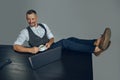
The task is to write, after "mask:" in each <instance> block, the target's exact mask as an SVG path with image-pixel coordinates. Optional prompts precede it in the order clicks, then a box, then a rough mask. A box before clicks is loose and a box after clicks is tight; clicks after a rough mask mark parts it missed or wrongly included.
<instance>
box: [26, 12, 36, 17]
mask: <svg viewBox="0 0 120 80" xmlns="http://www.w3.org/2000/svg"><path fill="white" fill-rule="evenodd" d="M26 17H27V18H36V17H37V15H36V14H34V13H32V14H27V15H26Z"/></svg>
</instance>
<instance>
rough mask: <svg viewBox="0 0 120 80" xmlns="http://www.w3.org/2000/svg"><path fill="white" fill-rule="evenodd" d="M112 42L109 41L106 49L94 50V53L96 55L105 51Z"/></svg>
mask: <svg viewBox="0 0 120 80" xmlns="http://www.w3.org/2000/svg"><path fill="white" fill-rule="evenodd" d="M110 44H111V41H109V43H108V45H107V47H106V49H104V50H103V49H101V50H100V51H98V52H94V55H95V56H99V55H100V54H101V53H102V52H103V51H105V50H107V49H108V48H109V46H110Z"/></svg>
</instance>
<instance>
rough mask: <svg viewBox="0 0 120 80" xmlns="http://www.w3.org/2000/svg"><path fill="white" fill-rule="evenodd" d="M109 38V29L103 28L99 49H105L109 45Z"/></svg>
mask: <svg viewBox="0 0 120 80" xmlns="http://www.w3.org/2000/svg"><path fill="white" fill-rule="evenodd" d="M110 38H111V29H110V28H105V30H104V33H103V34H102V36H101V41H100V44H99V46H98V47H99V48H100V49H101V50H105V49H106V48H107V47H108V45H109V41H110Z"/></svg>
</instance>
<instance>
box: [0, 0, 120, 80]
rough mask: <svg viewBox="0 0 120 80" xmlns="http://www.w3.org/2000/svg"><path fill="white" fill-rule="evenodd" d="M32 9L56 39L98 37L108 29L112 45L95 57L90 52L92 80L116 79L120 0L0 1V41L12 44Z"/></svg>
mask: <svg viewBox="0 0 120 80" xmlns="http://www.w3.org/2000/svg"><path fill="white" fill-rule="evenodd" d="M28 9H35V10H36V11H37V12H38V15H39V22H43V23H46V24H47V25H48V26H49V27H50V29H51V30H52V32H53V34H54V35H55V39H56V41H57V40H59V39H62V38H67V37H71V36H74V37H78V38H83V39H92V38H98V37H100V34H101V33H102V32H103V31H104V29H105V27H107V26H109V27H110V28H111V29H112V38H111V41H112V44H111V46H110V48H109V49H108V50H107V51H105V52H104V53H103V54H102V55H100V56H99V57H95V56H94V55H93V73H94V80H120V62H119V61H120V58H119V56H120V53H119V46H118V45H119V43H120V42H118V41H120V36H119V34H118V32H119V29H120V27H119V26H120V0H32V1H30V0H0V27H1V28H0V44H4V45H12V44H13V43H14V41H15V40H16V38H17V36H18V34H19V32H20V31H21V30H22V29H23V28H25V27H26V26H27V22H26V19H25V13H26V11H27V10H28Z"/></svg>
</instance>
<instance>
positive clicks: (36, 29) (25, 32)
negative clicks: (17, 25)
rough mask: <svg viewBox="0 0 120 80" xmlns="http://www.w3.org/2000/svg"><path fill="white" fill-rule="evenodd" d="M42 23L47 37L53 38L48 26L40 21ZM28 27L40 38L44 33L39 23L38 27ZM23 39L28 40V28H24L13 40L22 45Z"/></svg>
mask: <svg viewBox="0 0 120 80" xmlns="http://www.w3.org/2000/svg"><path fill="white" fill-rule="evenodd" d="M42 24H43V25H44V27H45V28H46V31H47V37H48V39H51V38H54V36H53V34H52V32H51V30H50V29H49V27H48V26H47V25H46V24H44V23H42ZM30 28H31V30H32V31H33V32H34V33H35V34H36V35H37V36H39V37H40V38H42V37H43V36H44V34H45V30H44V29H43V28H42V27H40V26H39V25H38V27H30ZM25 41H29V33H28V30H27V29H26V28H25V29H23V30H22V31H21V32H20V34H19V36H18V37H17V40H16V41H15V42H14V44H18V45H22V44H23V43H24V42H25Z"/></svg>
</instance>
